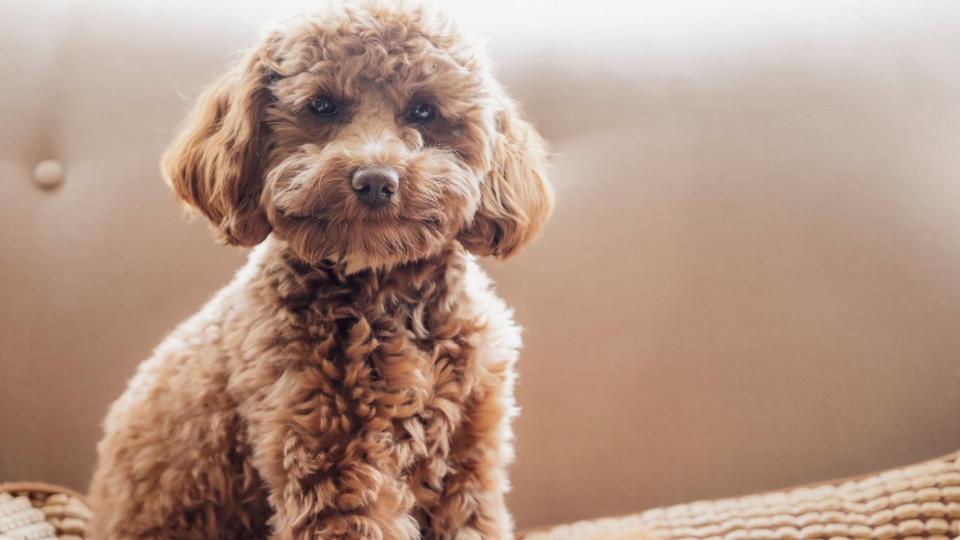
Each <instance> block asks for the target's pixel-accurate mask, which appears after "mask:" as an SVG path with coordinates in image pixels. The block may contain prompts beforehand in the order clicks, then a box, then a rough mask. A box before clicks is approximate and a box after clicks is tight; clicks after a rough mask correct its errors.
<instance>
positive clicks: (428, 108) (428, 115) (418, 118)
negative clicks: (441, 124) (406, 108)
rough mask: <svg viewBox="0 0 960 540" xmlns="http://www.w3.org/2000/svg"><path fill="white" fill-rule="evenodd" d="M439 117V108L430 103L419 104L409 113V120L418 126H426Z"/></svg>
mask: <svg viewBox="0 0 960 540" xmlns="http://www.w3.org/2000/svg"><path fill="white" fill-rule="evenodd" d="M436 116H437V108H436V107H434V106H433V105H431V104H430V103H417V104H416V105H414V106H413V107H411V108H410V112H408V113H407V120H409V121H411V122H416V123H418V124H426V123H427V122H429V121H431V120H433V119H434V117H436Z"/></svg>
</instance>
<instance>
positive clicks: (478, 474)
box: [424, 378, 513, 540]
mask: <svg viewBox="0 0 960 540" xmlns="http://www.w3.org/2000/svg"><path fill="white" fill-rule="evenodd" d="M486 383H487V384H488V385H489V386H488V387H487V388H486V389H484V390H483V391H482V392H479V393H478V394H477V395H476V396H474V397H473V398H472V399H471V400H469V401H468V402H467V404H466V414H465V415H464V416H465V418H467V420H466V421H465V422H464V423H463V424H462V425H461V426H460V427H459V429H458V430H457V432H456V434H455V435H454V444H453V447H452V448H451V456H450V458H451V461H452V464H453V470H454V472H453V473H452V474H450V475H449V476H447V477H446V478H444V480H443V491H442V492H441V493H439V494H438V495H439V496H438V497H436V499H435V500H433V501H431V502H430V503H428V504H426V505H425V506H426V507H427V510H428V512H427V513H428V515H429V516H430V518H429V520H428V522H427V523H424V539H425V540H511V539H512V538H513V519H512V517H511V516H510V512H509V511H508V510H507V506H506V502H505V499H504V496H505V494H506V491H507V488H508V485H509V482H508V481H507V475H506V466H507V464H508V463H509V462H510V460H511V459H512V456H513V450H512V448H511V446H510V441H509V439H507V438H505V434H506V433H508V432H509V431H508V430H507V429H506V427H507V426H506V425H505V424H506V423H507V422H509V421H510V416H511V415H512V413H513V399H512V396H511V394H512V392H510V391H507V388H506V387H503V386H502V385H503V384H504V381H503V380H498V379H496V378H491V379H490V380H487V381H486Z"/></svg>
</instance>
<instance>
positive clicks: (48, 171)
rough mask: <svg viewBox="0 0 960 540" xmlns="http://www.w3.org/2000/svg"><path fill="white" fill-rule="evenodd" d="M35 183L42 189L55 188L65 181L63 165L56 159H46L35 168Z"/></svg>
mask: <svg viewBox="0 0 960 540" xmlns="http://www.w3.org/2000/svg"><path fill="white" fill-rule="evenodd" d="M33 183H34V184H36V186H37V187H39V188H42V189H53V188H55V187H57V186H59V185H60V184H62V183H63V165H61V164H60V162H59V161H57V160H55V159H45V160H43V161H41V162H39V163H37V165H36V166H35V167H34V168H33Z"/></svg>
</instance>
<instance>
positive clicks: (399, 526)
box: [250, 388, 420, 540]
mask: <svg viewBox="0 0 960 540" xmlns="http://www.w3.org/2000/svg"><path fill="white" fill-rule="evenodd" d="M287 390H288V391H289V390H290V388H287ZM297 394H298V392H297V391H292V392H291V395H297ZM314 399H315V400H320V401H323V402H322V403H320V402H317V401H313V402H310V403H301V405H300V406H299V407H293V408H290V409H286V411H285V412H282V413H281V412H276V411H274V412H272V413H268V414H266V415H256V416H258V417H259V418H255V419H252V420H253V421H252V422H251V424H250V428H251V437H252V440H253V441H255V442H254V444H255V449H254V464H255V466H256V467H257V469H258V471H259V472H260V475H261V476H262V478H263V479H264V481H265V482H266V483H267V487H268V489H269V492H270V493H269V501H270V504H271V506H272V508H273V511H274V515H273V517H272V518H271V520H270V525H271V529H272V536H271V538H272V540H307V539H309V540H321V539H322V540H327V539H337V540H340V539H344V540H348V539H349V540H355V539H370V540H416V539H418V538H420V530H419V526H418V524H417V522H416V519H415V518H413V517H412V516H411V512H412V509H413V504H414V500H413V495H412V493H411V492H410V489H409V487H408V486H407V485H406V484H405V483H404V482H402V481H401V480H400V471H399V467H398V466H397V465H396V459H395V456H394V453H393V452H392V448H391V439H390V438H389V437H384V436H383V432H380V431H378V430H376V429H371V427H372V426H364V427H363V428H359V427H358V426H357V423H356V422H352V421H351V420H350V418H349V416H347V415H343V414H339V415H338V414H332V413H333V412H334V411H337V409H338V408H340V409H341V410H343V406H344V404H343V402H342V399H341V398H340V397H339V396H334V397H332V398H331V401H330V402H326V399H325V398H324V397H323V396H320V397H317V396H314ZM261 410H262V409H261Z"/></svg>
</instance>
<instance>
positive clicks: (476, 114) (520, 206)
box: [91, 3, 551, 540]
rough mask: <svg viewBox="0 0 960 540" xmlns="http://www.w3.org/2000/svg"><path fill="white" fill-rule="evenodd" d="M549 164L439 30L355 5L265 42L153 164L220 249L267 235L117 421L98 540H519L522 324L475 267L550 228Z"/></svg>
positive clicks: (103, 449)
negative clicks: (385, 172) (325, 107)
mask: <svg viewBox="0 0 960 540" xmlns="http://www.w3.org/2000/svg"><path fill="white" fill-rule="evenodd" d="M321 96H322V97H325V98H328V99H329V100H330V101H333V102H335V103H336V104H337V106H338V107H337V114H336V115H328V116H321V115H318V114H316V113H315V112H314V111H311V109H310V104H311V102H315V101H316V100H318V98H319V97H321ZM422 103H428V104H431V105H433V106H434V107H435V110H436V113H437V114H436V116H435V117H434V118H433V119H432V121H430V122H429V123H418V122H413V121H411V120H410V119H409V118H410V117H409V115H408V111H409V110H410V108H411V107H413V106H414V105H415V104H422ZM371 165H376V166H382V167H390V168H392V169H394V170H396V171H397V172H398V174H399V178H400V182H399V187H398V189H397V191H396V193H395V194H393V196H392V198H390V199H389V202H388V204H385V205H384V206H382V207H378V208H371V207H368V206H365V205H364V204H361V202H360V201H359V199H358V196H357V194H356V193H355V192H354V191H355V189H356V188H355V187H353V188H352V187H351V184H350V179H351V177H352V176H353V174H354V172H355V171H357V169H358V168H361V167H367V166H371ZM544 166H545V154H544V151H543V146H542V142H541V140H540V137H539V136H538V135H537V133H536V131H535V130H534V129H533V128H532V127H531V126H530V125H529V124H528V123H526V122H525V121H523V120H522V119H521V118H519V116H518V114H517V110H516V106H515V105H514V104H513V102H512V101H511V100H510V99H509V98H508V97H507V96H506V94H505V93H504V91H503V90H502V88H501V87H500V86H499V85H498V84H497V83H496V81H495V80H493V79H492V78H491V75H490V72H489V69H488V67H487V65H486V60H485V59H484V57H483V55H482V54H480V52H479V51H478V50H477V48H476V47H475V46H473V45H472V44H471V43H470V42H468V41H467V40H465V39H464V38H463V37H462V36H460V35H459V34H458V33H457V31H456V30H455V29H454V28H453V26H452V25H451V24H450V23H449V22H448V21H446V20H445V19H443V18H442V17H439V16H437V15H434V14H431V13H429V12H428V11H426V10H424V9H423V8H421V7H411V6H408V5H406V6H402V7H399V8H398V7H397V6H392V7H384V6H383V5H380V4H375V3H361V4H349V5H346V6H337V7H333V8H331V9H329V10H328V11H327V12H325V13H322V14H318V15H315V16H310V17H305V18H301V19H299V20H297V21H294V22H291V23H289V24H287V25H285V26H284V27H282V28H280V29H279V30H275V31H273V32H271V33H269V34H268V35H267V37H266V38H265V39H264V40H263V42H262V44H261V45H260V46H259V47H258V48H256V49H255V50H254V51H253V52H251V53H250V54H249V55H248V57H247V58H246V59H245V60H243V61H242V62H241V63H240V64H239V65H238V66H237V67H236V68H235V69H234V70H232V71H231V72H229V73H228V74H227V75H226V76H224V77H223V78H222V79H221V80H220V81H219V82H217V83H216V84H214V85H213V86H212V87H211V88H210V89H209V90H208V91H207V92H206V93H205V95H203V96H202V97H201V98H200V100H199V104H198V107H197V109H196V111H195V112H194V114H193V116H192V117H191V119H190V120H189V122H188V124H187V126H186V128H185V130H184V131H183V133H182V134H181V135H180V136H179V137H178V138H177V139H176V141H174V143H173V145H172V146H171V148H170V150H169V151H168V153H167V154H166V156H165V157H164V161H163V169H164V173H165V176H166V178H167V180H168V182H169V183H170V184H171V186H172V187H173V189H174V191H175V193H176V194H177V196H178V198H179V199H180V200H182V201H184V202H185V203H187V204H188V205H190V206H192V207H194V208H196V209H197V210H198V211H199V212H201V213H202V214H203V215H205V216H206V217H207V218H209V219H210V221H211V222H212V223H213V225H214V227H215V229H216V230H217V231H218V235H219V236H220V238H222V239H223V240H225V241H226V242H229V243H233V244H237V245H246V246H252V245H256V244H259V246H258V247H256V248H255V249H254V250H253V251H252V252H251V255H250V258H249V261H248V262H247V264H246V266H244V268H243V269H242V270H241V271H240V272H238V274H237V276H236V278H235V279H234V280H233V282H232V283H231V284H230V285H228V286H227V287H226V288H224V289H223V290H222V291H220V292H219V293H218V294H217V296H216V297H214V298H213V299H212V300H211V301H210V302H209V303H208V304H207V305H206V306H205V307H204V308H203V309H202V310H201V311H200V312H199V313H198V314H196V315H195V316H194V317H192V318H191V319H189V320H187V321H186V322H184V323H183V324H182V325H181V326H180V327H179V328H177V329H176V330H175V331H174V332H173V333H172V334H171V335H170V336H169V337H168V338H167V339H166V340H165V341H164V342H163V343H162V344H161V345H160V346H159V347H158V348H157V350H156V351H155V353H154V355H153V356H152V357H151V358H150V359H149V360H147V361H146V362H144V363H143V364H142V365H141V366H140V368H139V370H138V372H137V374H136V376H135V377H134V378H133V379H132V380H131V382H130V385H129V388H128V389H127V391H126V392H125V393H124V395H123V396H122V397H121V398H120V399H119V400H117V402H116V403H114V405H113V406H112V408H111V410H110V413H109V415H108V416H107V419H106V421H105V424H104V426H105V427H104V429H105V436H104V438H103V440H102V441H101V443H100V445H99V456H100V459H99V464H98V467H97V470H96V472H95V475H94V478H93V482H92V486H91V500H92V503H93V505H94V508H95V510H96V512H95V514H96V515H95V519H94V521H93V525H92V531H91V532H92V535H93V537H94V538H97V539H100V540H107V539H146V538H151V539H173V538H265V537H270V538H274V539H307V538H311V539H314V538H322V539H327V538H370V539H416V538H430V539H481V538H484V539H498V538H511V537H512V523H511V519H510V515H509V513H508V512H507V509H506V508H505V505H504V492H505V490H506V489H507V478H506V472H505V466H506V465H507V464H508V462H509V461H510V460H511V455H512V450H511V440H510V439H511V435H510V429H509V420H510V418H511V416H512V415H513V414H514V410H515V408H514V403H513V378H514V371H513V370H514V362H515V361H516V357H517V350H518V348H519V345H520V340H519V329H518V328H517V327H516V325H515V324H514V323H513V321H512V315H511V312H510V310H509V309H508V308H507V307H506V306H505V305H504V304H503V302H502V301H501V300H500V299H499V298H497V297H496V296H495V295H494V293H493V291H492V288H491V285H490V282H489V279H488V278H487V277H486V275H485V274H484V273H483V271H482V270H481V269H480V267H479V266H478V265H477V263H476V260H475V255H494V256H497V257H507V256H509V255H512V254H514V253H516V252H517V251H518V250H519V249H520V248H521V247H522V246H523V245H524V244H525V243H527V242H528V241H529V240H530V239H531V238H532V237H533V236H534V235H535V234H536V233H537V232H538V230H539V229H540V227H541V225H542V223H543V222H544V220H545V219H546V217H547V215H548V213H549V211H550V207H551V191H550V187H549V184H548V183H547V181H546V177H545V174H544Z"/></svg>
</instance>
